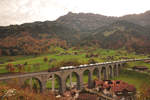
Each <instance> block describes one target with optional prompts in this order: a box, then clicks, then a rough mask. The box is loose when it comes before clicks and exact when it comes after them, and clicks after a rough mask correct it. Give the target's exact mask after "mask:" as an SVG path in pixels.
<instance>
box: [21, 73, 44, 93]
mask: <svg viewBox="0 0 150 100" xmlns="http://www.w3.org/2000/svg"><path fill="white" fill-rule="evenodd" d="M20 83H21V84H22V87H23V88H26V87H28V88H30V89H31V90H34V91H35V92H42V82H41V79H40V78H39V77H36V76H33V77H25V78H22V79H21V82H20Z"/></svg>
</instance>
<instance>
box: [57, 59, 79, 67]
mask: <svg viewBox="0 0 150 100" xmlns="http://www.w3.org/2000/svg"><path fill="white" fill-rule="evenodd" d="M81 64H82V63H81V62H79V60H77V59H68V60H62V61H60V62H58V63H57V64H56V66H57V67H62V66H78V65H81Z"/></svg>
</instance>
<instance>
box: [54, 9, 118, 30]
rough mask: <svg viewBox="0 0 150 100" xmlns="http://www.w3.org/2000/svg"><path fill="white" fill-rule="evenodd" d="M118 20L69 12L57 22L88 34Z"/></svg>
mask: <svg viewBox="0 0 150 100" xmlns="http://www.w3.org/2000/svg"><path fill="white" fill-rule="evenodd" d="M116 20H117V18H116V17H107V16H103V15H98V14H92V13H78V14H77V13H72V12H69V13H68V14H67V15H65V16H61V17H60V18H58V19H57V20H56V21H57V22H58V23H60V24H62V25H65V26H67V27H69V28H71V29H75V30H77V31H80V32H88V31H91V30H94V29H97V28H99V27H102V26H105V25H109V24H110V23H112V22H114V21H116Z"/></svg>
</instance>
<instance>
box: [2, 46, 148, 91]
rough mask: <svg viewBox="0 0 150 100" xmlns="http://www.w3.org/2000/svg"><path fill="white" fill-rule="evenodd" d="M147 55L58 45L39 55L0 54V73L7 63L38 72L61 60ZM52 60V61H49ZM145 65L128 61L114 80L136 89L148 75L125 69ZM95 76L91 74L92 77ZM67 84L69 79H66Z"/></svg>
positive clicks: (54, 65) (85, 76)
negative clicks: (67, 47) (93, 55)
mask: <svg viewBox="0 0 150 100" xmlns="http://www.w3.org/2000/svg"><path fill="white" fill-rule="evenodd" d="M89 54H95V55H98V56H96V57H86V56H87V55H89ZM148 56H149V55H141V54H140V55H139V54H136V53H134V52H132V53H129V52H127V51H126V50H124V49H119V50H110V49H101V48H90V47H89V48H78V49H75V48H70V49H62V48H60V47H51V48H50V50H49V53H46V54H41V55H29V56H28V55H26V56H23V55H20V56H2V57H0V63H1V64H0V74H4V73H5V74H6V73H9V72H8V70H7V69H6V66H7V65H8V64H12V65H13V66H14V67H15V68H16V70H15V71H14V73H16V72H18V70H17V67H16V65H17V64H25V63H27V64H26V65H24V68H25V69H24V71H23V73H24V72H38V71H46V70H48V69H49V68H52V67H57V66H60V65H59V64H60V63H61V62H62V61H68V62H69V61H78V62H79V63H80V64H86V63H89V60H90V59H94V61H95V62H105V61H115V60H121V59H125V58H126V59H130V58H131V59H132V58H147V57H148ZM44 58H47V61H44ZM110 58H111V59H110ZM50 60H53V61H50ZM137 65H140V66H147V67H148V68H150V64H148V63H144V62H143V61H138V62H130V63H127V64H126V65H125V69H123V70H121V72H120V75H119V77H116V78H114V80H123V81H125V82H128V83H129V84H133V85H135V86H136V88H137V89H139V88H140V87H141V85H142V84H146V83H149V82H150V76H149V75H148V74H146V73H139V72H135V71H130V70H127V68H131V67H133V66H137ZM94 78H96V76H93V79H94ZM72 81H73V82H76V81H77V78H76V77H75V76H73V79H72ZM87 81H88V76H87V74H86V75H84V83H87ZM67 84H69V80H67ZM58 87H59V84H58V81H55V88H58ZM47 88H51V81H48V82H47Z"/></svg>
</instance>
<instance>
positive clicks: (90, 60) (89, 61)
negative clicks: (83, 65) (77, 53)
mask: <svg viewBox="0 0 150 100" xmlns="http://www.w3.org/2000/svg"><path fill="white" fill-rule="evenodd" d="M94 63H97V61H96V60H94V59H89V60H88V64H94Z"/></svg>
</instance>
